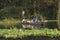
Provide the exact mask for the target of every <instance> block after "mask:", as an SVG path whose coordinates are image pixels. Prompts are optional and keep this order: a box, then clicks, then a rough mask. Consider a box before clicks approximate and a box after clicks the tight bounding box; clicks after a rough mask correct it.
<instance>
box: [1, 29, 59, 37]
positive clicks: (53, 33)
mask: <svg viewBox="0 0 60 40" xmlns="http://www.w3.org/2000/svg"><path fill="white" fill-rule="evenodd" d="M0 36H2V37H5V38H10V37H12V38H23V37H27V36H48V37H59V36H60V31H59V30H57V29H47V28H45V29H40V30H38V29H32V30H24V29H17V28H14V29H0Z"/></svg>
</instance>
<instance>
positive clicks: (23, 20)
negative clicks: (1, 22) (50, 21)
mask: <svg viewBox="0 0 60 40" xmlns="http://www.w3.org/2000/svg"><path fill="white" fill-rule="evenodd" d="M26 21H27V22H34V23H38V22H40V20H39V19H38V17H37V16H35V17H34V18H33V19H32V20H26V19H22V22H26Z"/></svg>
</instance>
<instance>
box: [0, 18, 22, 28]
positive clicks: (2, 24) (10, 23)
mask: <svg viewBox="0 0 60 40" xmlns="http://www.w3.org/2000/svg"><path fill="white" fill-rule="evenodd" d="M20 23H21V21H20V20H19V19H13V18H11V19H4V20H2V21H0V28H13V27H15V26H18V25H20Z"/></svg>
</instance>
